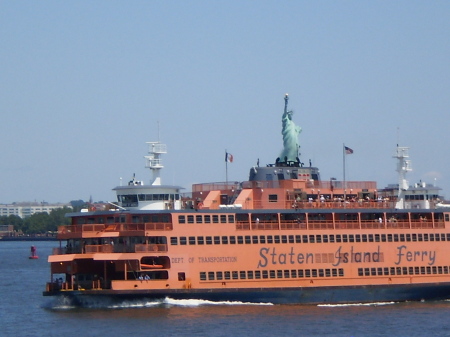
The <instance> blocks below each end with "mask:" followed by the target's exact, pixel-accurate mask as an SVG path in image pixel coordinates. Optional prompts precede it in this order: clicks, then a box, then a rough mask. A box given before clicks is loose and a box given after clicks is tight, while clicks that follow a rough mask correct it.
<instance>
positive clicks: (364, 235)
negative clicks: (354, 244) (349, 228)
mask: <svg viewBox="0 0 450 337" xmlns="http://www.w3.org/2000/svg"><path fill="white" fill-rule="evenodd" d="M358 236H359V235H358ZM362 242H367V234H363V235H362Z"/></svg>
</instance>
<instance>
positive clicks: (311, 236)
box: [309, 235, 315, 243]
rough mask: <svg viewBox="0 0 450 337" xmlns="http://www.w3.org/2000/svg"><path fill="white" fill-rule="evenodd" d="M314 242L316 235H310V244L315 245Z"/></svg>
mask: <svg viewBox="0 0 450 337" xmlns="http://www.w3.org/2000/svg"><path fill="white" fill-rule="evenodd" d="M314 241H315V240H314V235H310V236H309V242H310V243H314Z"/></svg>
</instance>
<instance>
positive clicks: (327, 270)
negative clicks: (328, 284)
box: [325, 269, 331, 277]
mask: <svg viewBox="0 0 450 337" xmlns="http://www.w3.org/2000/svg"><path fill="white" fill-rule="evenodd" d="M325 276H326V277H331V270H330V269H325Z"/></svg>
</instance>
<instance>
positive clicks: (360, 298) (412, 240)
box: [44, 95, 450, 304]
mask: <svg viewBox="0 0 450 337" xmlns="http://www.w3.org/2000/svg"><path fill="white" fill-rule="evenodd" d="M287 103H288V96H287V95H286V96H285V108H284V114H283V118H282V126H283V129H282V134H283V142H284V149H283V152H282V153H281V155H280V156H279V158H278V159H277V160H276V162H275V163H274V164H270V165H267V166H266V167H259V165H258V166H256V167H252V168H251V169H250V176H249V180H248V181H245V182H242V183H235V182H233V183H231V182H225V183H207V184H195V185H193V187H192V195H191V196H190V198H186V197H183V196H182V194H181V193H180V190H181V187H179V186H168V185H163V184H161V179H160V170H161V169H162V168H163V166H162V162H161V154H164V153H166V146H165V145H164V144H161V143H159V142H150V143H148V144H149V147H150V151H149V155H148V156H146V159H147V167H148V168H150V169H151V170H152V171H153V176H154V177H153V178H154V179H153V182H152V184H151V185H144V184H143V183H142V182H140V181H136V180H135V179H134V178H133V180H132V181H130V182H129V183H128V185H127V186H118V187H116V188H115V189H114V190H115V191H116V193H117V198H118V203H117V205H115V207H114V208H111V209H103V210H98V209H97V210H95V209H90V210H85V211H84V212H80V213H73V214H69V216H70V217H71V219H72V222H71V225H70V226H61V227H60V228H59V229H58V232H59V234H58V238H59V240H60V246H59V248H55V249H54V251H53V254H52V255H51V256H50V257H49V259H48V261H49V262H50V265H51V280H52V281H51V282H49V283H47V287H46V291H45V292H44V295H46V296H54V295H64V296H69V297H72V298H74V299H76V300H77V301H79V303H83V299H86V298H88V297H92V296H98V297H101V296H110V297H113V298H119V299H136V298H142V299H164V298H166V297H169V298H173V299H203V300H212V301H224V300H225V301H227V300H228V301H243V302H258V303H260V302H263V303H264V302H267V303H269V302H270V303H274V304H283V303H352V302H379V301H409V300H422V299H424V300H435V299H446V298H450V208H447V209H446V208H439V207H438V206H437V205H438V203H439V201H440V199H439V197H438V193H439V190H440V189H439V188H437V187H435V186H432V185H428V184H425V183H422V182H421V183H418V184H416V185H414V186H412V187H410V186H408V183H407V181H406V180H405V175H406V173H407V172H408V171H410V162H409V160H408V148H405V147H397V149H396V153H395V155H394V157H395V158H396V159H397V160H398V166H397V171H398V173H399V184H398V185H395V186H394V185H393V186H389V187H387V188H383V189H377V186H376V183H375V182H373V181H345V174H344V179H343V181H337V180H335V179H333V178H332V179H331V180H330V181H322V180H320V176H319V169H318V168H316V167H312V166H311V164H309V166H307V165H304V164H303V163H302V162H301V161H300V159H299V155H298V149H299V146H298V134H299V132H300V128H299V127H298V126H295V124H294V123H293V121H292V112H291V111H288V109H287ZM343 150H344V151H346V152H347V153H351V152H352V150H351V149H350V148H348V147H345V146H344V149H343ZM343 156H344V158H345V154H343ZM344 167H345V165H344ZM55 279H56V280H59V282H54V281H53V280H55Z"/></svg>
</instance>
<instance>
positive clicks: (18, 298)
mask: <svg viewBox="0 0 450 337" xmlns="http://www.w3.org/2000/svg"><path fill="white" fill-rule="evenodd" d="M31 245H35V246H36V247H37V254H38V256H39V259H37V260H30V259H28V256H29V255H30V246H31ZM57 245H58V243H57V242H55V241H46V242H0V259H1V260H0V275H1V277H0V295H1V301H0V335H1V336H35V337H37V336H47V337H48V336H65V337H68V336H108V335H111V336H135V337H137V336H158V337H159V336H194V335H195V336H355V337H356V336H388V335H389V336H450V301H439V302H415V303H373V304H365V305H339V306H312V305H311V306H305V305H303V306H300V305H298V306H296V305H290V306H287V305H260V304H245V303H210V302H204V301H195V300H191V301H173V300H170V299H166V300H165V301H163V302H161V303H154V302H134V303H123V304H121V305H119V306H110V305H109V304H108V303H94V304H93V306H92V308H83V309H81V308H76V307H73V306H72V305H71V304H70V303H66V302H65V301H61V300H56V299H55V298H49V297H43V296H42V291H43V290H44V289H45V283H46V282H47V281H49V279H50V270H49V266H48V264H47V257H48V255H49V254H50V252H51V248H52V247H55V246H57Z"/></svg>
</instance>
